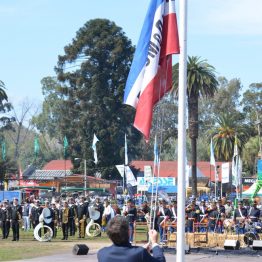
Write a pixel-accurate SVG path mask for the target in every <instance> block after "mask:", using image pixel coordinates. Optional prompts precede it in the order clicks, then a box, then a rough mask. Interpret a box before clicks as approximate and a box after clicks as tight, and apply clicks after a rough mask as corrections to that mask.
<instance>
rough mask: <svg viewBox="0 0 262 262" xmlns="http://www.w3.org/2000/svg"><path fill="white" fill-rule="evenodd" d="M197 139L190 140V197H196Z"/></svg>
mask: <svg viewBox="0 0 262 262" xmlns="http://www.w3.org/2000/svg"><path fill="white" fill-rule="evenodd" d="M196 150H197V139H196V138H191V170H192V180H191V184H192V185H191V186H192V196H194V197H197V151H196Z"/></svg>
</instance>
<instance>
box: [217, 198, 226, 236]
mask: <svg viewBox="0 0 262 262" xmlns="http://www.w3.org/2000/svg"><path fill="white" fill-rule="evenodd" d="M217 211H218V213H219V215H218V221H217V230H216V231H217V233H222V232H223V231H224V226H223V222H224V220H225V213H226V210H225V206H224V205H223V204H222V199H218V201H217Z"/></svg>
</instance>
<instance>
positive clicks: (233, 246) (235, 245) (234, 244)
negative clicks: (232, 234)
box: [224, 239, 240, 250]
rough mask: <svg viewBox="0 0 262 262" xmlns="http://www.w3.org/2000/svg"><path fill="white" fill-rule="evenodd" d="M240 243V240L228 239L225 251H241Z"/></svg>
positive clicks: (225, 243)
mask: <svg viewBox="0 0 262 262" xmlns="http://www.w3.org/2000/svg"><path fill="white" fill-rule="evenodd" d="M239 248H240V242H239V241H238V240H231V239H226V240H225V242H224V249H227V250H239Z"/></svg>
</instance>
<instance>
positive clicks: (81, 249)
mask: <svg viewBox="0 0 262 262" xmlns="http://www.w3.org/2000/svg"><path fill="white" fill-rule="evenodd" d="M88 251H89V248H88V246H87V245H85V244H76V245H74V247H73V254H74V255H87V253H88Z"/></svg>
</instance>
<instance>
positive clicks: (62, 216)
mask: <svg viewBox="0 0 262 262" xmlns="http://www.w3.org/2000/svg"><path fill="white" fill-rule="evenodd" d="M59 221H60V223H61V227H62V232H63V238H62V240H67V239H68V225H69V205H68V202H67V201H65V202H64V204H63V207H62V208H60V210H59Z"/></svg>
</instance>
